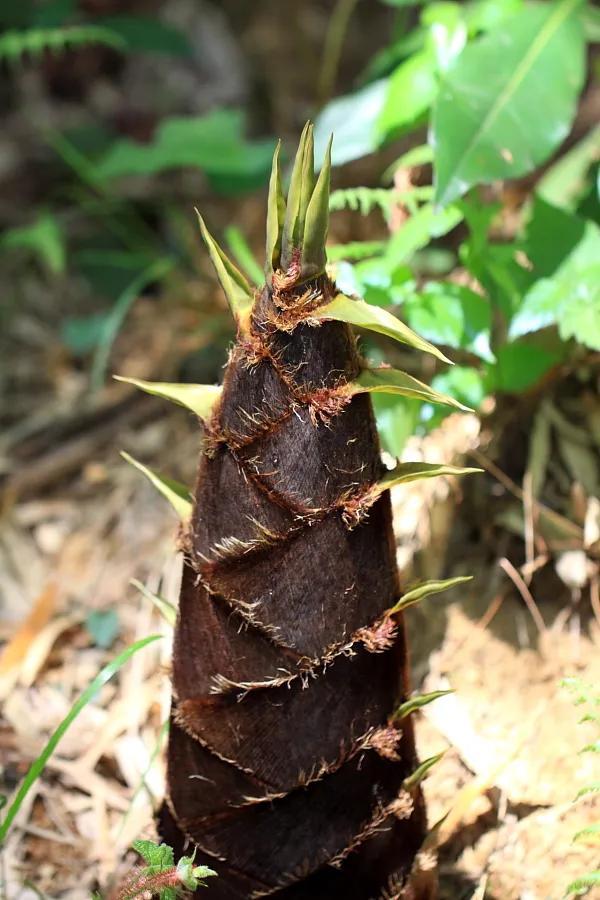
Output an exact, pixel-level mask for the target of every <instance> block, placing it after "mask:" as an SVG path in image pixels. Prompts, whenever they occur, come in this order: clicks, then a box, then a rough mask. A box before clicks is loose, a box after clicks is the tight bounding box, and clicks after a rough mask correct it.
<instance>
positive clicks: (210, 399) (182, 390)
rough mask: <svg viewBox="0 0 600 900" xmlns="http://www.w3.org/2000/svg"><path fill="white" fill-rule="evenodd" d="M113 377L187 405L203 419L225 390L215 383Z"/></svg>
mask: <svg viewBox="0 0 600 900" xmlns="http://www.w3.org/2000/svg"><path fill="white" fill-rule="evenodd" d="M113 377H114V378H115V380H116V381H123V382H125V383H126V384H133V385H135V387H137V388H139V389H140V390H141V391H145V392H146V393H147V394H153V395H154V396H155V397H163V398H164V399H165V400H171V401H172V402H173V403H177V404H179V406H185V407H186V409H191V411H192V412H193V413H195V414H196V415H197V416H198V418H200V419H202V420H206V419H207V418H208V417H209V416H210V414H211V412H212V410H213V408H214V405H215V403H216V402H217V400H218V399H219V397H220V396H221V392H222V390H223V389H222V387H220V386H219V385H215V384H173V383H171V382H168V381H142V380H141V378H126V377H124V376H122V375H114V376H113Z"/></svg>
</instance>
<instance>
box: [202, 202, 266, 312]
mask: <svg viewBox="0 0 600 900" xmlns="http://www.w3.org/2000/svg"><path fill="white" fill-rule="evenodd" d="M196 214H197V216H198V221H199V223H200V231H201V233H202V237H203V239H204V243H205V244H206V247H207V249H208V252H209V255H210V258H211V261H212V264H213V266H214V267H215V271H216V273H217V277H218V279H219V281H220V283H221V287H222V288H223V290H224V292H225V296H226V297H227V302H228V303H229V307H230V309H231V312H232V313H233V314H234V316H235V317H236V319H237V321H238V323H239V324H240V325H242V326H243V325H244V324H245V322H246V320H247V317H248V315H249V313H250V310H251V308H252V304H253V303H254V291H253V290H252V286H251V284H250V282H249V281H248V279H247V278H246V276H245V275H242V273H241V272H240V270H239V269H238V268H237V266H234V264H233V263H232V262H231V260H230V259H229V257H228V256H226V254H225V253H224V252H223V250H221V248H220V247H219V245H218V244H217V242H216V241H215V239H214V238H213V237H212V235H211V234H210V232H209V231H208V229H207V227H206V225H205V224H204V219H203V218H202V216H201V215H200V213H199V212H198V210H196Z"/></svg>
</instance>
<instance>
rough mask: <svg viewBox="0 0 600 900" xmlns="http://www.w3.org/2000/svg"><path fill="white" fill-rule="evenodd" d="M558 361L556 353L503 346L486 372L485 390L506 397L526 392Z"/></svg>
mask: <svg viewBox="0 0 600 900" xmlns="http://www.w3.org/2000/svg"><path fill="white" fill-rule="evenodd" d="M562 358H563V353H562V352H561V351H560V350H556V351H551V350H547V349H545V348H544V347H541V346H538V345H537V344H532V343H529V342H525V341H519V342H517V343H515V344H505V345H504V346H502V347H500V348H499V349H498V351H497V353H496V363H495V365H492V366H490V367H489V368H488V384H489V389H490V390H491V391H507V392H509V393H514V392H520V391H526V390H527V389H528V388H530V387H533V385H534V384H536V383H537V382H538V381H539V380H540V379H541V378H542V377H543V376H544V375H545V374H546V372H548V371H549V370H550V369H551V368H552V367H553V366H555V365H556V364H557V363H559V362H560V361H561V359H562Z"/></svg>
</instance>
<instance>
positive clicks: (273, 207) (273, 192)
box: [265, 141, 285, 279]
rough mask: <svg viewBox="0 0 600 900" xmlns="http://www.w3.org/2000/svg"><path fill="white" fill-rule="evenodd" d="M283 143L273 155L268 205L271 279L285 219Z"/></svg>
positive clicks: (278, 252) (268, 257) (268, 252)
mask: <svg viewBox="0 0 600 900" xmlns="http://www.w3.org/2000/svg"><path fill="white" fill-rule="evenodd" d="M280 151H281V141H278V142H277V146H276V148H275V153H274V154H273V168H272V169H271V180H270V181H269V201H268V204H267V256H266V266H265V271H266V275H267V278H268V279H270V278H271V276H272V274H273V272H274V271H275V269H276V268H277V267H278V265H279V261H280V258H281V236H282V231H283V222H284V219H285V197H284V196H283V188H282V186H281V170H280V166H279V153H280Z"/></svg>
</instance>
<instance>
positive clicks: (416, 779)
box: [403, 750, 446, 791]
mask: <svg viewBox="0 0 600 900" xmlns="http://www.w3.org/2000/svg"><path fill="white" fill-rule="evenodd" d="M445 753H446V751H445V750H442V752H441V753H436V755H435V756H430V757H429V759H426V760H425V761H424V762H422V763H421V765H420V766H418V767H417V768H416V769H415V771H414V772H413V773H412V775H409V776H408V778H405V779H404V785H403V786H404V787H405V788H406V790H407V791H410V790H411V789H412V788H414V787H416V786H417V785H418V784H420V783H421V782H422V781H423V779H424V778H425V776H426V775H427V773H428V772H429V770H430V769H432V768H433V767H434V766H435V764H436V763H438V762H439V761H440V759H441V758H442V756H444V754H445Z"/></svg>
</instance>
